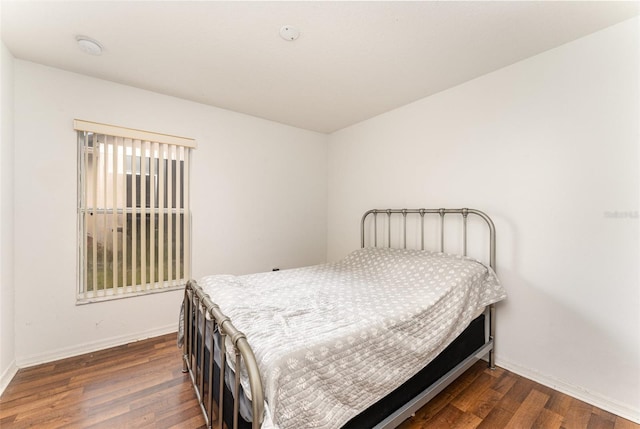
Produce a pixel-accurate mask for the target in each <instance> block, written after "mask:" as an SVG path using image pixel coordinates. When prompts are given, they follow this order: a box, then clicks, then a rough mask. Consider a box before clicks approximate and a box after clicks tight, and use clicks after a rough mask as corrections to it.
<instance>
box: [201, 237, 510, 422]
mask: <svg viewBox="0 0 640 429" xmlns="http://www.w3.org/2000/svg"><path fill="white" fill-rule="evenodd" d="M200 285H201V286H202V287H203V289H204V290H205V292H206V293H208V294H209V295H210V296H211V298H212V300H213V301H214V302H216V303H217V304H218V305H220V308H221V309H222V311H223V312H224V313H225V314H226V315H227V316H229V317H230V318H231V320H233V322H234V325H235V326H236V327H237V328H238V329H239V330H241V331H243V332H244V333H245V334H246V336H247V338H248V341H249V343H250V345H251V347H252V348H253V350H254V353H255V355H256V358H257V361H258V364H259V367H260V371H261V375H262V377H263V380H262V381H263V386H264V390H265V401H266V408H267V411H266V413H265V414H266V415H265V426H266V427H269V426H272V427H277V428H281V429H285V428H300V427H317V428H326V429H331V428H339V427H342V426H344V425H345V424H347V422H349V421H350V420H352V419H353V418H354V417H356V416H357V415H358V414H359V413H360V412H361V411H362V410H364V409H367V408H368V407H370V406H371V405H372V404H374V403H376V402H377V401H379V400H380V399H381V398H383V397H385V396H387V395H389V394H390V393H391V392H393V391H394V390H396V389H397V388H398V387H400V386H401V385H402V384H403V383H404V382H405V381H406V380H408V379H410V378H411V377H412V376H414V375H415V374H416V373H417V372H418V371H420V370H421V369H422V368H424V367H425V365H426V364H428V363H429V362H431V361H432V360H433V359H434V358H435V357H436V356H438V355H439V354H440V353H441V352H442V351H443V350H444V349H445V348H446V347H447V346H448V345H449V344H451V343H452V342H453V340H454V339H455V338H456V337H458V335H459V334H460V333H461V332H462V331H463V330H465V328H467V326H469V323H470V322H471V321H472V320H473V318H474V317H475V315H476V314H477V312H478V311H481V310H482V309H483V308H484V307H485V306H487V305H490V304H492V303H494V302H496V301H499V300H501V299H503V298H504V297H505V296H506V294H505V291H504V289H503V288H502V286H501V285H500V283H499V282H498V280H497V278H496V276H495V274H494V273H493V272H492V270H491V269H490V268H488V267H486V266H484V265H483V264H481V263H479V262H478V261H475V260H473V259H470V258H466V257H460V256H454V255H447V254H443V253H434V252H428V251H417V250H405V249H380V248H365V249H360V250H358V251H355V252H353V253H352V254H350V255H349V256H348V257H346V258H345V259H343V260H341V261H339V262H335V263H330V264H324V265H319V266H313V267H305V268H300V269H295V270H286V271H279V272H275V273H263V274H254V275H249V276H241V277H234V276H208V277H205V278H203V279H202V280H201V281H200ZM228 352H229V353H233V350H232V348H230V349H228ZM241 384H242V386H243V387H244V391H245V392H248V391H249V390H250V389H249V387H248V380H247V378H246V375H245V374H244V371H242V370H241Z"/></svg>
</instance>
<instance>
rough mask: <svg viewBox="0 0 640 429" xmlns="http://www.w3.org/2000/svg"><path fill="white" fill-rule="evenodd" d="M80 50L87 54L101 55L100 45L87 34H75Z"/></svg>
mask: <svg viewBox="0 0 640 429" xmlns="http://www.w3.org/2000/svg"><path fill="white" fill-rule="evenodd" d="M76 42H78V46H79V47H80V50H81V51H82V52H84V53H86V54H89V55H102V45H101V44H100V43H98V42H96V41H95V40H93V39H91V38H89V37H87V36H76Z"/></svg>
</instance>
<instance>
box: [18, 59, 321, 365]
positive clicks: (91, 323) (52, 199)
mask: <svg viewBox="0 0 640 429" xmlns="http://www.w3.org/2000/svg"><path fill="white" fill-rule="evenodd" d="M98 60H99V59H98ZM212 84H215V83H212ZM74 118H79V119H86V120H91V121H98V122H104V123H109V124H115V125H122V126H127V127H132V128H138V129H145V130H151V131H156V132H161V133H166V134H173V135H180V136H185V137H192V138H195V139H196V140H197V142H198V148H197V149H196V150H195V151H194V153H193V156H192V175H191V185H192V214H193V217H192V218H193V224H192V225H193V275H194V277H199V276H202V275H204V274H210V273H238V274H240V273H249V272H255V271H262V270H269V269H271V268H272V267H275V266H279V267H283V268H284V267H293V266H301V265H308V264H315V263H321V262H324V260H325V256H326V204H327V189H326V161H327V147H326V136H325V135H322V134H318V133H313V132H309V131H303V130H300V129H296V128H292V127H288V126H284V125H280V124H276V123H273V122H269V121H265V120H262V119H256V118H253V117H250V116H246V115H241V114H237V113H232V112H228V111H225V110H221V109H216V108H213V107H209V106H205V105H201V104H197V103H193V102H188V101H184V100H180V99H176V98H172V97H168V96H163V95H159V94H156V93H151V92H147V91H142V90H139V89H135V88H131V87H126V86H122V85H117V84H114V83H110V82H106V81H102V80H98V79H93V78H88V77H85V76H81V75H77V74H72V73H68V72H65V71H61V70H57V69H53V68H48V67H44V66H41V65H37V64H33V63H29V62H25V61H21V60H16V61H15V284H16V285H17V286H16V307H15V325H16V327H15V329H16V359H17V362H18V366H25V365H30V364H34V363H38V362H43V361H48V360H52V359H55V358H60V357H64V356H68V355H74V354H78V353H82V352H86V351H89V350H93V349H98V348H103V347H108V346H111V345H114V344H119V343H124V342H127V341H130V340H135V339H140V338H144V337H147V336H152V335H156V334H161V333H165V332H171V331H175V330H176V329H177V317H178V311H179V305H180V302H181V298H182V292H181V291H175V292H168V293H162V294H155V295H151V296H143V297H136V298H129V299H122V300H117V301H111V302H103V303H96V304H90V305H82V306H76V305H75V290H76V270H77V262H76V240H77V228H76V208H77V203H76V200H77V198H76V195H77V193H76V192H77V191H76V180H77V179H76V175H77V165H76V159H77V155H76V137H75V133H74V131H73V128H72V121H73V119H74Z"/></svg>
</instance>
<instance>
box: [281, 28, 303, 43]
mask: <svg viewBox="0 0 640 429" xmlns="http://www.w3.org/2000/svg"><path fill="white" fill-rule="evenodd" d="M280 37H282V38H283V39H284V40H286V41H288V42H293V41H294V40H296V39H297V38H298V37H300V30H298V29H297V28H295V27H292V26H291V25H285V26H283V27H282V28H281V29H280Z"/></svg>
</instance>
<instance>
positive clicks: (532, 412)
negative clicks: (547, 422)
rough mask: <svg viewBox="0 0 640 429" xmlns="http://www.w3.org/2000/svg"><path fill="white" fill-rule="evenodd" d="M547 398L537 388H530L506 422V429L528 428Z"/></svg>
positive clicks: (531, 425) (536, 417)
mask: <svg viewBox="0 0 640 429" xmlns="http://www.w3.org/2000/svg"><path fill="white" fill-rule="evenodd" d="M548 400H549V396H548V395H545V394H544V393H542V392H540V391H539V390H537V389H531V391H530V392H529V394H528V395H527V397H526V398H525V400H524V401H522V405H521V406H520V407H519V408H518V410H517V411H516V412H515V414H514V415H513V417H511V420H509V422H508V423H507V426H506V428H507V429H520V428H530V427H533V424H534V423H535V421H536V420H537V419H538V416H539V415H540V412H541V411H542V409H543V408H544V406H545V404H546V403H547V401H548Z"/></svg>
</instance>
